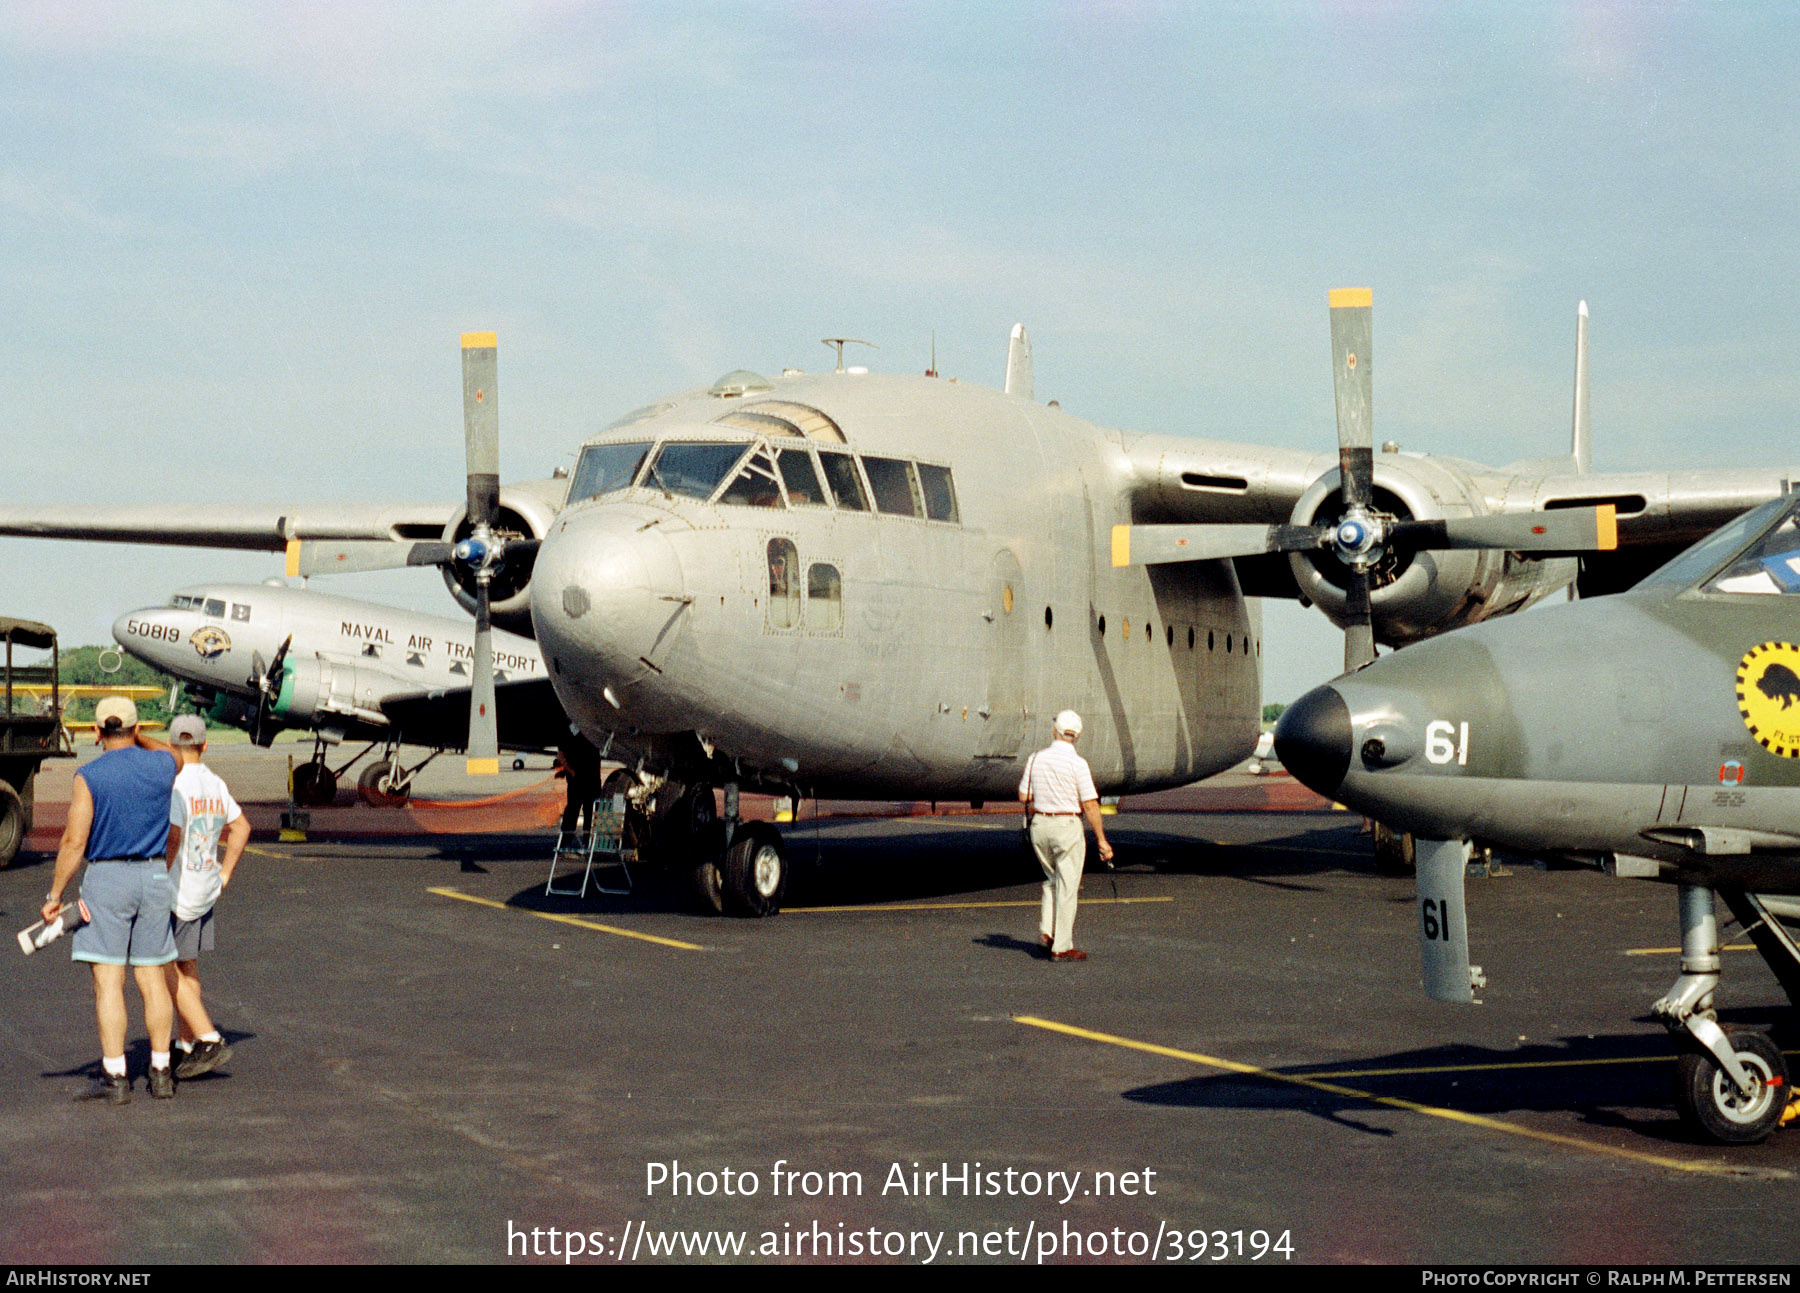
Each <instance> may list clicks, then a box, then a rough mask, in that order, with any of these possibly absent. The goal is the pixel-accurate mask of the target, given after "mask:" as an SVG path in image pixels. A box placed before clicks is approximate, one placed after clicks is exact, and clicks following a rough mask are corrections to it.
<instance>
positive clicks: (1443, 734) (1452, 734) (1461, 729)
mask: <svg viewBox="0 0 1800 1293" xmlns="http://www.w3.org/2000/svg"><path fill="white" fill-rule="evenodd" d="M1425 761H1426V762H1427V763H1455V764H1456V766H1457V767H1459V768H1461V767H1467V766H1468V763H1469V725H1468V724H1467V723H1461V724H1457V723H1452V722H1449V721H1448V720H1446V719H1442V718H1440V719H1436V720H1434V721H1433V722H1430V723H1427V724H1426V725H1425Z"/></svg>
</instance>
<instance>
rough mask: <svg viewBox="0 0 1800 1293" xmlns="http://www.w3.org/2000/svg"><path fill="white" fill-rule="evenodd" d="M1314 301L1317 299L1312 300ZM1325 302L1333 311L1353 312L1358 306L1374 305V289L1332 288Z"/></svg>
mask: <svg viewBox="0 0 1800 1293" xmlns="http://www.w3.org/2000/svg"><path fill="white" fill-rule="evenodd" d="M1313 299H1314V300H1315V301H1316V300H1318V299H1319V298H1318V297H1316V296H1315V297H1314V298H1313ZM1327 300H1328V301H1329V302H1330V304H1331V308H1332V309H1334V310H1354V309H1356V308H1357V307H1358V306H1363V307H1365V308H1367V307H1372V306H1373V305H1374V304H1375V289H1374V288H1371V287H1334V288H1332V289H1331V292H1330V294H1329V296H1328V297H1327Z"/></svg>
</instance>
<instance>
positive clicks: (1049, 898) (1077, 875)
mask: <svg viewBox="0 0 1800 1293" xmlns="http://www.w3.org/2000/svg"><path fill="white" fill-rule="evenodd" d="M1031 848H1032V851H1033V852H1035V853H1036V854H1037V860H1038V865H1039V866H1040V867H1042V868H1043V869H1044V908H1043V913H1042V916H1041V918H1040V919H1039V921H1038V932H1039V933H1041V934H1043V935H1044V936H1045V937H1047V938H1048V939H1050V950H1051V952H1053V953H1055V952H1066V951H1068V950H1069V949H1070V948H1072V947H1074V946H1075V903H1076V900H1077V899H1079V898H1080V897H1081V871H1082V868H1083V867H1084V866H1085V865H1086V864H1087V832H1086V831H1085V830H1084V829H1083V828H1082V825H1081V818H1079V817H1044V816H1041V815H1039V816H1034V817H1033V818H1032V819H1031Z"/></svg>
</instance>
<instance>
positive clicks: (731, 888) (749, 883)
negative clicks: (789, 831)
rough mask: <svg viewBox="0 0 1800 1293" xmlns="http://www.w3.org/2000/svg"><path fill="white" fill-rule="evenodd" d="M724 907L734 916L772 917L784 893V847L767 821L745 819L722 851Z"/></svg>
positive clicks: (778, 909) (779, 907) (785, 861)
mask: <svg viewBox="0 0 1800 1293" xmlns="http://www.w3.org/2000/svg"><path fill="white" fill-rule="evenodd" d="M720 878H721V879H722V880H723V881H724V886H725V909H726V910H727V911H729V912H731V913H732V914H733V915H737V916H773V915H774V914H775V913H776V912H778V911H780V910H781V899H782V895H784V894H785V893H786V892H787V881H788V863H787V850H785V849H784V848H782V846H781V832H780V831H778V830H776V829H775V828H774V827H773V826H771V825H769V824H768V823H767V822H746V823H744V824H743V825H742V826H740V827H739V828H738V836H737V838H736V839H735V840H733V841H732V842H731V847H730V848H729V849H727V850H726V851H725V867H724V874H723V875H722V876H721V877H720Z"/></svg>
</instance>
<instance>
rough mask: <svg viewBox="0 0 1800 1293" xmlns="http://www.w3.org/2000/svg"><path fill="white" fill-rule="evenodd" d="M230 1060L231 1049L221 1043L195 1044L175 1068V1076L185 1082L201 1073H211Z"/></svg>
mask: <svg viewBox="0 0 1800 1293" xmlns="http://www.w3.org/2000/svg"><path fill="white" fill-rule="evenodd" d="M230 1058H231V1047H229V1046H227V1045H226V1044H225V1043H224V1042H222V1041H218V1042H196V1043H195V1044H194V1049H193V1050H192V1051H190V1052H189V1053H188V1054H187V1055H186V1056H185V1057H183V1059H182V1061H181V1063H179V1064H177V1065H176V1066H175V1076H176V1077H178V1078H180V1079H181V1080H182V1081H183V1082H185V1081H187V1080H188V1079H189V1078H197V1077H199V1076H200V1075H201V1074H202V1073H211V1072H212V1071H213V1070H214V1069H216V1068H218V1067H219V1065H221V1064H223V1063H224V1062H225V1061H226V1060H228V1059H230Z"/></svg>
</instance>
